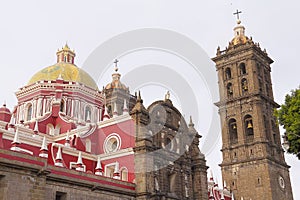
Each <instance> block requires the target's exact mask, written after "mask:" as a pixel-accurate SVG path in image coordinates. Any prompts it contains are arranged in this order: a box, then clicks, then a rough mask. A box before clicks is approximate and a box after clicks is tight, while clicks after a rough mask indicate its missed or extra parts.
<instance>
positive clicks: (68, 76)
mask: <svg viewBox="0 0 300 200" xmlns="http://www.w3.org/2000/svg"><path fill="white" fill-rule="evenodd" d="M60 77H61V78H62V79H63V80H65V81H72V82H78V83H82V84H84V85H85V86H88V87H90V88H92V89H95V90H98V87H97V84H96V82H95V81H94V80H93V78H92V77H91V76H90V75H89V74H88V73H86V72H85V71H84V70H82V69H80V68H78V67H77V66H76V65H74V64H72V63H66V62H59V63H56V64H55V65H52V66H49V67H46V68H44V69H42V70H41V71H39V72H37V73H36V74H35V75H34V76H33V77H32V78H31V79H30V81H29V82H28V84H29V85H31V84H33V83H35V82H38V81H53V80H57V79H58V78H60Z"/></svg>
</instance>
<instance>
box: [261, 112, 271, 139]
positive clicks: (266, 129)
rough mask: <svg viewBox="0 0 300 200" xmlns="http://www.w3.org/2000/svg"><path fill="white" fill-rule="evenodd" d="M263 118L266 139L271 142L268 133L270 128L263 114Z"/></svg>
mask: <svg viewBox="0 0 300 200" xmlns="http://www.w3.org/2000/svg"><path fill="white" fill-rule="evenodd" d="M263 118H264V128H265V134H266V138H267V140H269V141H270V142H271V141H272V139H271V135H270V130H269V128H268V127H269V122H268V120H267V117H266V115H264V116H263Z"/></svg>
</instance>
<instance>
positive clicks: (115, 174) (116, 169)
mask: <svg viewBox="0 0 300 200" xmlns="http://www.w3.org/2000/svg"><path fill="white" fill-rule="evenodd" d="M113 178H114V179H120V172H119V163H118V162H116V164H115V170H114V174H113Z"/></svg>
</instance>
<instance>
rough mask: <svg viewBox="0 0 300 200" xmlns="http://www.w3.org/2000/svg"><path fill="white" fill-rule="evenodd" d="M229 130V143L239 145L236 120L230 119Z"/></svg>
mask: <svg viewBox="0 0 300 200" xmlns="http://www.w3.org/2000/svg"><path fill="white" fill-rule="evenodd" d="M228 128H229V141H230V144H236V143H238V134H237V125H236V120H235V119H230V120H229V122H228Z"/></svg>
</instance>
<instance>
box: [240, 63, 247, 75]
mask: <svg viewBox="0 0 300 200" xmlns="http://www.w3.org/2000/svg"><path fill="white" fill-rule="evenodd" d="M239 68H240V74H241V75H244V74H246V73H247V71H246V65H245V63H241V64H240V65H239Z"/></svg>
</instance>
